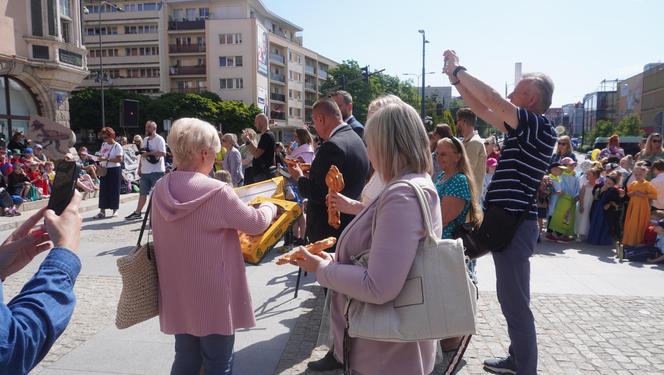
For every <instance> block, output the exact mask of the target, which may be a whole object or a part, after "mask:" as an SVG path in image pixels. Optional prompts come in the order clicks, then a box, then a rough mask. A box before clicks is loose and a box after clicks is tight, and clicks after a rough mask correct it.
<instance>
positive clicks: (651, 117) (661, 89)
mask: <svg viewBox="0 0 664 375" xmlns="http://www.w3.org/2000/svg"><path fill="white" fill-rule="evenodd" d="M641 124H642V126H643V127H645V128H652V129H654V130H655V131H657V132H660V133H664V64H648V65H646V68H645V70H644V72H643V93H642V97H641Z"/></svg>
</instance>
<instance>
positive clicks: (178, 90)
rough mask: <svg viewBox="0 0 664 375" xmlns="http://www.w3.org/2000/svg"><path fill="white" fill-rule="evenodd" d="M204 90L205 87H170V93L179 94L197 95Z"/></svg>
mask: <svg viewBox="0 0 664 375" xmlns="http://www.w3.org/2000/svg"><path fill="white" fill-rule="evenodd" d="M206 90H207V88H206V87H171V92H175V93H180V94H198V93H201V92H204V91H206Z"/></svg>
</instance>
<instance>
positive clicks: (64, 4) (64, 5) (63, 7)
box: [59, 0, 71, 17]
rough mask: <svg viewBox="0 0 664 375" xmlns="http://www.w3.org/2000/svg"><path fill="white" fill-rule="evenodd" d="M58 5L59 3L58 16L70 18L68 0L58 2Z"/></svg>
mask: <svg viewBox="0 0 664 375" xmlns="http://www.w3.org/2000/svg"><path fill="white" fill-rule="evenodd" d="M59 3H60V14H61V15H63V16H67V17H71V10H70V8H69V0H60V1H59Z"/></svg>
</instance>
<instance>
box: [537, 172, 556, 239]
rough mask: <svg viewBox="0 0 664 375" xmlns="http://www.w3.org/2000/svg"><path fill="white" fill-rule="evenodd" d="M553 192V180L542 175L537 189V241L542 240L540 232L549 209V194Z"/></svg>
mask: <svg viewBox="0 0 664 375" xmlns="http://www.w3.org/2000/svg"><path fill="white" fill-rule="evenodd" d="M552 192H553V181H551V177H549V176H548V175H544V177H542V181H540V185H539V188H538V189H537V224H538V226H539V232H538V234H537V242H538V243H539V242H542V238H541V235H540V233H541V232H542V230H543V229H544V219H546V218H547V214H548V211H549V196H550V195H551V193H552Z"/></svg>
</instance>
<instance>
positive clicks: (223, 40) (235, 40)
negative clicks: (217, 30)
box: [219, 33, 242, 44]
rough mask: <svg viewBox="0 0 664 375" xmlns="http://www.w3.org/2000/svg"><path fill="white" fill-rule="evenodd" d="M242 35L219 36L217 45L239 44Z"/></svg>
mask: <svg viewBox="0 0 664 375" xmlns="http://www.w3.org/2000/svg"><path fill="white" fill-rule="evenodd" d="M241 43H242V34H241V33H235V34H219V44H241Z"/></svg>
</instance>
